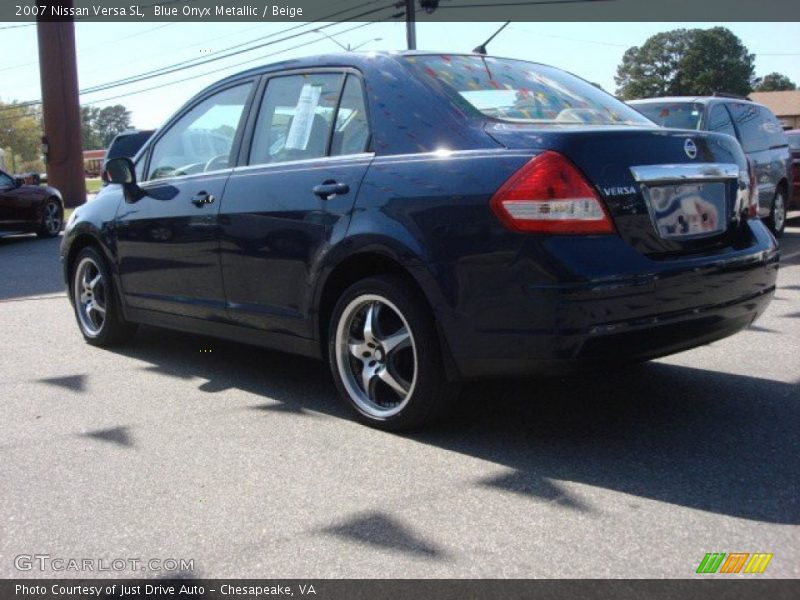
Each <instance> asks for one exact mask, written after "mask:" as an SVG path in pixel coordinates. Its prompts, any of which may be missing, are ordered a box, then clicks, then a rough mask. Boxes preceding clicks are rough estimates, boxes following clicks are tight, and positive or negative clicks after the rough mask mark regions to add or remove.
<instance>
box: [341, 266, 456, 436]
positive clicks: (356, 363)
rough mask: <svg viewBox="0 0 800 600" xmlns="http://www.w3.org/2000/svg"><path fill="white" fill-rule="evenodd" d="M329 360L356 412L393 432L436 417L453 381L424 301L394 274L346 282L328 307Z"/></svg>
mask: <svg viewBox="0 0 800 600" xmlns="http://www.w3.org/2000/svg"><path fill="white" fill-rule="evenodd" d="M328 344H329V345H328V350H329V351H328V360H329V362H330V366H331V371H332V372H333V377H334V380H335V381H336V386H337V388H338V389H339V392H340V393H341V395H342V396H343V397H344V398H345V399H346V400H347V402H348V404H349V405H350V406H351V408H352V409H353V410H354V411H355V413H356V415H357V416H358V418H359V419H360V420H361V421H363V422H365V423H367V424H369V425H371V426H374V427H377V428H380V429H385V430H390V431H399V430H403V429H411V428H414V427H419V426H422V425H425V424H428V423H430V422H432V421H434V420H435V419H436V418H438V417H440V416H441V415H442V414H443V413H444V412H445V411H446V409H447V408H448V407H449V406H450V405H451V404H452V401H453V400H454V399H455V396H456V395H457V392H458V386H457V385H456V384H453V383H451V382H448V381H447V380H446V378H445V375H444V367H443V364H442V357H441V352H440V347H439V339H438V335H437V333H436V327H435V325H434V323H433V320H432V318H431V315H430V314H429V310H428V307H427V305H426V304H425V303H424V301H423V300H422V299H420V298H419V297H418V295H417V294H416V293H415V291H414V290H413V288H412V287H411V286H410V285H409V284H408V283H407V282H406V281H405V280H404V279H403V278H402V277H398V276H395V275H381V276H376V277H370V278H368V279H364V280H362V281H359V282H357V283H355V284H353V285H352V286H350V287H349V288H348V289H347V290H346V291H345V292H344V294H343V295H342V297H341V298H340V299H339V302H338V303H337V304H336V307H335V308H334V310H333V316H332V319H331V323H330V328H329V342H328Z"/></svg>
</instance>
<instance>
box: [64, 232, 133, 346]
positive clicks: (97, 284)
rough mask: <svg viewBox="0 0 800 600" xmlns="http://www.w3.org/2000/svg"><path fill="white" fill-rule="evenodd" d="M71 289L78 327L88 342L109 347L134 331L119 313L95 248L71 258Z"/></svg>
mask: <svg viewBox="0 0 800 600" xmlns="http://www.w3.org/2000/svg"><path fill="white" fill-rule="evenodd" d="M71 292H72V300H73V305H74V308H75V317H76V318H77V321H78V327H79V328H80V330H81V333H82V334H83V337H84V339H85V340H86V341H87V342H89V343H90V344H92V345H94V346H111V345H114V344H118V343H121V342H124V341H126V340H128V339H129V338H130V337H131V336H132V335H133V334H134V332H135V331H136V326H135V325H134V324H132V323H129V322H128V321H126V320H125V318H124V317H123V315H122V310H121V309H120V306H119V302H118V301H117V296H116V294H115V292H114V284H113V282H112V281H111V274H110V273H109V271H108V268H107V267H106V263H105V261H104V260H103V257H102V256H101V255H100V253H99V252H98V251H97V250H96V249H95V248H91V247H88V248H84V249H83V250H81V251H80V253H79V254H78V256H77V258H76V259H75V263H74V267H73V269H72V284H71Z"/></svg>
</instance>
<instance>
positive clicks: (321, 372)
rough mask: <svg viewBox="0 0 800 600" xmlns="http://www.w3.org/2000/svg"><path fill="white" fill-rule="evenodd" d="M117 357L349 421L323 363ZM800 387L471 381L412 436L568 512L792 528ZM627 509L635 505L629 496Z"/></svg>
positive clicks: (661, 366)
mask: <svg viewBox="0 0 800 600" xmlns="http://www.w3.org/2000/svg"><path fill="white" fill-rule="evenodd" d="M203 348H213V352H208V353H203V352H201V350H200V349H203ZM116 351H117V352H119V353H121V354H124V355H126V356H130V357H134V358H136V359H137V360H143V361H147V362H149V363H151V364H152V365H153V366H152V367H145V369H147V370H156V371H158V372H159V373H162V374H166V375H170V376H175V377H179V378H181V379H185V380H187V384H188V383H189V379H190V378H193V377H198V378H202V379H205V380H206V382H205V383H203V384H201V385H200V386H199V388H200V389H202V390H204V391H207V392H209V393H213V392H217V391H221V390H226V389H240V390H243V391H246V392H251V393H253V394H257V395H262V396H265V397H268V398H270V402H269V403H265V404H258V405H254V406H251V407H249V408H250V409H251V410H250V412H251V413H252V414H253V418H254V419H255V418H267V419H269V418H271V415H272V414H273V411H276V410H277V411H281V412H283V413H290V414H291V413H295V414H296V416H297V418H301V419H308V423H309V424H308V427H311V428H313V427H314V424H313V419H309V416H308V415H313V413H322V414H326V415H329V416H334V417H337V418H342V419H350V414H349V410H348V409H347V408H346V407H345V406H344V405H343V403H342V402H341V401H340V400H339V399H338V397H337V395H336V392H335V389H334V387H333V383H332V381H331V378H330V376H329V374H328V371H327V368H326V366H325V365H324V364H323V363H321V362H318V361H314V360H310V359H305V358H300V357H295V356H291V355H287V354H283V353H279V352H273V351H269V350H262V349H258V348H253V347H249V346H243V345H239V344H233V343H226V342H220V341H218V340H210V339H208V338H203V337H200V336H192V335H183V334H176V335H168V336H165V335H164V332H163V331H159V330H155V329H151V328H142V331H141V332H140V333H139V334H138V335H137V338H136V340H135V341H134V342H133V343H132V344H131V345H128V346H124V347H121V348H119V349H117V350H116ZM212 357H213V358H212ZM745 367H746V366H742V370H744V369H745ZM797 391H798V385H796V384H790V383H784V382H780V381H773V380H768V379H763V378H759V377H757V376H755V375H748V374H744V373H742V374H731V373H723V372H717V371H708V370H703V369H697V368H689V367H683V366H677V365H670V364H665V363H659V362H653V363H647V364H642V365H637V366H629V367H623V368H621V369H620V370H619V371H616V372H604V373H595V374H584V375H582V376H572V377H563V378H559V379H544V380H519V381H503V382H481V383H472V384H470V385H469V386H467V389H466V390H465V392H464V393H463V394H462V397H461V399H460V402H459V404H458V406H457V407H456V409H455V411H454V413H453V414H452V415H451V416H450V417H449V419H448V420H446V421H444V422H443V423H440V424H439V425H437V426H435V427H432V428H429V429H427V430H424V431H421V432H417V433H412V434H407V437H409V438H411V439H414V440H415V441H418V442H421V443H425V444H429V445H432V446H436V447H439V448H443V449H446V450H449V451H453V452H459V453H462V454H464V455H467V456H471V457H475V458H479V459H481V460H484V461H489V462H492V463H496V464H497V465H501V466H503V467H506V468H508V469H509V473H508V474H507V475H501V476H499V477H495V478H491V479H489V480H479V479H476V481H475V482H474V484H475V485H476V486H482V487H487V486H488V487H490V488H493V489H500V490H503V491H506V492H510V493H515V494H520V495H523V496H525V497H529V498H531V500H536V501H555V502H558V503H560V504H563V505H564V506H565V507H566V508H570V509H574V510H580V511H588V510H591V506H590V505H586V503H584V502H583V501H582V500H581V499H579V498H573V497H571V496H570V495H569V494H566V493H564V492H563V491H562V489H561V486H560V485H559V483H558V482H559V481H569V482H578V483H582V484H587V485H591V486H599V487H603V488H608V489H611V490H615V491H619V492H623V493H626V494H630V495H632V496H638V497H641V498H647V499H652V500H658V501H662V502H668V503H671V504H675V505H679V506H684V507H688V508H693V509H699V510H705V511H709V512H713V513H719V514H725V515H728V516H733V517H740V518H744V519H751V520H755V521H762V522H769V523H787V524H798V523H800V489H798V485H799V484H798V482H800V447H799V446H800V442H799V441H798V435H797V433H798V431H800V403H798V394H797ZM255 409H258V410H255ZM386 435H390V434H386ZM630 505H631V507H633V508H635V502H634V501H633V500H631V502H630Z"/></svg>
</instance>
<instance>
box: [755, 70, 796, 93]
mask: <svg viewBox="0 0 800 600" xmlns="http://www.w3.org/2000/svg"><path fill="white" fill-rule="evenodd" d="M796 89H797V86H796V85H795V83H794V81H792V80H791V79H789V78H788V77H787V76H786V75H783V74H781V73H774V72H773V73H770V74H769V75H764V77H759V78H758V80H756V87H755V91H756V92H785V91H789V90H796Z"/></svg>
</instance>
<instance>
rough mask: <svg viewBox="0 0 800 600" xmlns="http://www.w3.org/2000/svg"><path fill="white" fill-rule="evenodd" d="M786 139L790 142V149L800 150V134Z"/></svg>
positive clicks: (788, 136)
mask: <svg viewBox="0 0 800 600" xmlns="http://www.w3.org/2000/svg"><path fill="white" fill-rule="evenodd" d="M786 137H787V138H788V140H789V147H790V148H791V149H792V150H800V133H792V134H790V135H787V136H786Z"/></svg>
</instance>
